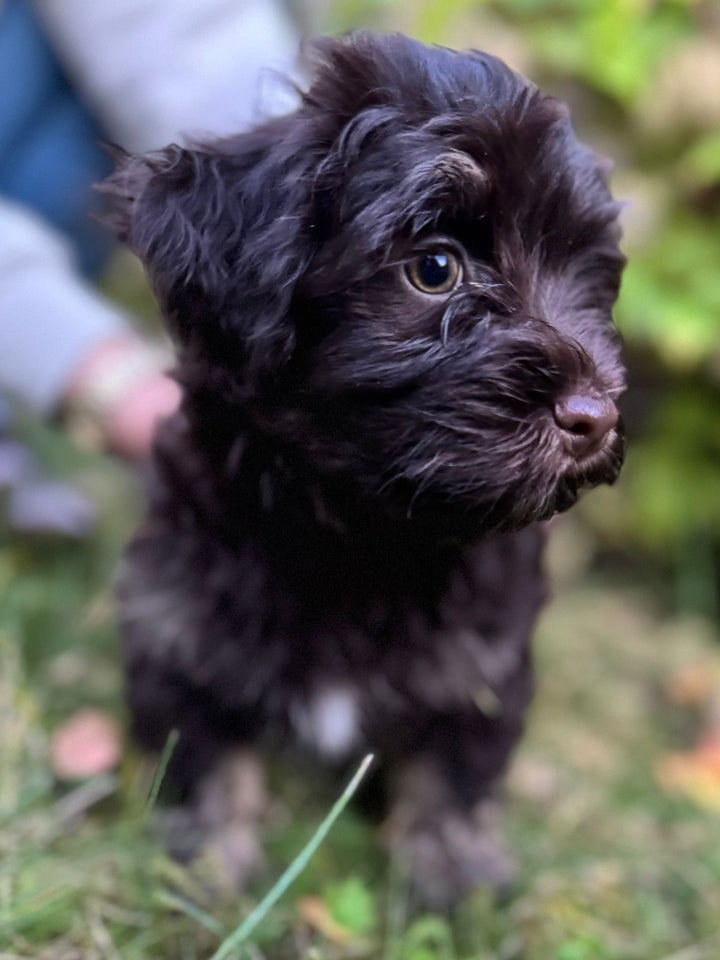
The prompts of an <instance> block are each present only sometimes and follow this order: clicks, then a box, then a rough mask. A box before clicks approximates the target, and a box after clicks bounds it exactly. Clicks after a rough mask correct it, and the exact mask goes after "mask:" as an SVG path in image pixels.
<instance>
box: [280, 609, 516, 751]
mask: <svg viewBox="0 0 720 960" xmlns="http://www.w3.org/2000/svg"><path fill="white" fill-rule="evenodd" d="M478 599H479V598H476V603H475V605H473V607H472V608H470V609H467V610H465V611H458V610H455V611H454V616H453V618H452V621H451V622H449V621H444V620H443V619H439V620H434V619H433V618H429V617H428V615H427V612H426V611H424V612H421V611H419V610H403V611H401V612H398V611H396V610H393V609H392V608H391V607H390V608H389V609H388V612H387V617H386V618H385V619H383V618H381V617H379V616H378V615H377V614H376V616H375V617H373V618H370V619H369V620H366V621H362V620H358V619H355V620H353V619H352V618H348V620H347V621H346V622H344V623H341V622H338V621H335V622H334V624H333V626H334V629H333V630H325V629H319V630H318V632H317V633H316V634H314V635H313V637H312V641H311V642H310V643H309V644H308V645H307V646H306V647H305V651H304V655H303V654H301V653H300V652H298V658H297V661H296V662H295V664H294V666H295V669H296V670H299V672H298V673H296V675H295V680H296V682H295V683H294V684H291V685H290V689H289V693H290V696H289V698H288V702H287V709H288V719H289V721H290V725H291V727H292V729H293V731H294V733H295V734H296V735H297V736H298V737H299V738H300V740H301V741H303V742H304V743H306V744H307V745H308V746H311V747H312V748H313V749H315V750H317V751H318V752H319V753H321V754H323V755H324V756H327V757H329V758H341V757H343V756H345V755H346V754H347V753H349V752H350V751H352V750H353V749H356V748H359V747H360V746H361V745H363V744H366V743H370V744H375V743H378V742H382V741H383V740H385V739H387V738H388V736H389V737H391V738H392V740H393V741H394V745H396V746H397V745H399V744H400V743H402V742H403V741H404V740H410V739H412V736H413V729H414V726H415V724H416V723H417V721H418V718H419V717H422V716H423V715H425V714H426V713H432V714H437V713H454V712H456V711H464V710H468V709H470V710H476V709H477V710H480V711H482V712H485V713H487V714H488V715H495V714H497V713H498V712H501V711H502V703H503V691H504V687H505V684H506V681H507V678H508V677H509V676H510V675H511V674H512V673H513V671H514V670H515V668H516V667H517V665H518V662H519V658H520V656H521V652H522V644H521V642H520V638H519V637H518V636H512V635H507V636H506V635H503V634H502V632H498V631H497V630H490V629H488V627H487V625H486V624H483V622H482V621H483V618H482V617H481V616H479V611H478V609H477V606H478ZM458 621H459V622H458Z"/></svg>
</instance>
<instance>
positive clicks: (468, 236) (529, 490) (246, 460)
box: [106, 33, 624, 904]
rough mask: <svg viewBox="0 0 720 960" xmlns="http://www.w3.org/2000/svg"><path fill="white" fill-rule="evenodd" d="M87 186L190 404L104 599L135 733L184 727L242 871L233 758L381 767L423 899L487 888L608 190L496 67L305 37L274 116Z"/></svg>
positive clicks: (206, 807) (207, 827) (390, 835)
mask: <svg viewBox="0 0 720 960" xmlns="http://www.w3.org/2000/svg"><path fill="white" fill-rule="evenodd" d="M106 189H107V190H108V191H109V192H110V194H111V195H112V198H113V207H114V211H115V212H114V221H115V227H116V229H117V230H118V232H119V234H120V235H121V237H122V238H123V239H125V240H126V241H127V243H128V244H129V245H130V247H131V248H132V249H133V250H134V251H135V252H136V253H137V254H138V255H139V256H140V258H141V259H142V260H143V262H144V264H145V266H146V268H147V270H148V273H149V276H150V278H151V281H152V284H153V287H154V290H155V292H156V294H157V297H158V300H159V302H160V304H161V307H162V310H163V313H164V316H165V318H166V321H167V325H168V328H169V330H170V332H171V334H172V337H173V339H174V342H175V344H176V348H177V366H176V369H175V376H176V377H177V379H178V382H179V383H180V384H181V386H182V391H183V400H182V406H181V409H180V411H179V412H178V413H177V414H176V415H175V416H173V417H172V418H171V419H170V420H169V421H167V422H166V423H165V424H164V425H163V426H162V428H161V430H160V432H159V435H158V438H157V443H156V448H155V455H154V478H153V481H152V485H151V490H150V496H149V507H148V512H147V516H146V519H145V521H144V522H143V524H142V527H141V529H140V531H139V532H138V533H137V535H136V536H135V538H134V540H133V541H132V543H131V544H130V546H129V549H128V551H127V557H126V563H125V567H124V572H123V574H122V578H121V587H120V599H121V620H122V633H123V639H124V651H125V661H126V665H127V678H128V697H129V704H130V709H131V713H132V719H133V728H134V733H135V736H136V737H137V739H138V741H139V742H140V744H141V745H142V746H143V747H144V748H147V749H148V750H157V749H159V748H161V747H162V746H163V744H164V743H165V741H166V738H167V736H168V733H169V731H170V730H171V729H173V728H177V730H178V731H179V732H180V740H179V746H178V748H177V750H176V753H175V756H174V760H173V764H172V774H173V777H174V780H175V783H176V784H177V787H178V789H179V791H180V794H181V796H182V798H183V800H184V801H185V803H186V805H187V806H186V809H187V810H188V811H191V812H192V813H191V814H188V817H190V818H191V820H192V824H193V826H194V827H197V828H198V829H199V831H200V832H201V834H202V836H203V837H204V841H203V842H205V843H206V844H207V843H212V842H215V843H216V845H217V848H218V850H220V851H222V853H223V855H224V856H226V857H227V858H228V859H229V860H230V861H232V862H233V864H234V867H235V869H236V870H237V874H238V878H241V876H242V875H243V874H244V873H245V872H246V870H247V869H249V868H250V867H251V865H252V861H253V860H254V858H255V855H256V853H257V851H256V849H255V846H254V841H253V840H252V836H253V834H252V829H253V823H254V821H255V820H256V819H257V817H258V815H259V813H260V811H261V809H262V806H263V802H262V799H261V793H260V787H259V767H258V760H257V757H258V754H259V753H261V752H264V751H276V750H278V749H280V748H281V747H283V746H284V745H285V744H286V743H289V742H293V741H294V742H296V743H299V744H300V745H302V747H303V748H304V749H305V750H306V751H308V755H312V754H319V755H321V756H323V757H324V758H326V759H327V760H328V761H329V762H331V763H334V764H336V765H340V764H342V763H347V762H348V761H350V760H353V759H354V758H356V757H358V756H360V755H362V754H363V753H364V752H365V751H367V750H368V749H371V750H373V751H375V753H376V755H377V765H376V777H377V778H378V780H379V781H381V782H382V786H383V791H382V794H383V796H384V798H385V801H386V804H387V806H386V810H385V812H386V816H387V819H386V828H385V831H384V833H383V836H384V837H385V838H386V839H387V840H388V842H389V844H390V845H391V846H392V848H393V850H394V851H396V853H397V854H398V856H400V857H401V858H403V860H404V862H406V863H408V864H409V868H410V873H411V875H412V880H413V883H414V885H415V887H416V889H417V891H418V894H419V896H420V897H421V898H422V899H424V900H426V901H429V902H431V903H435V904H439V903H447V902H452V901H454V900H456V899H457V898H458V897H459V896H461V895H462V894H463V893H464V892H465V891H466V890H467V889H468V888H471V887H473V886H475V885H477V884H479V883H485V882H502V881H503V880H504V879H505V878H506V876H507V860H506V857H505V855H504V854H503V852H502V848H501V845H500V843H499V841H498V839H497V837H496V836H495V814H494V806H495V798H496V796H497V793H498V785H499V781H500V778H501V776H502V774H503V771H504V770H505V768H506V765H507V763H508V759H509V757H510V754H511V752H512V749H513V747H514V746H515V744H516V742H517V740H518V737H519V736H520V734H521V730H522V727H523V720H524V716H525V712H526V708H527V706H528V703H529V700H530V697H531V693H532V677H531V662H530V661H531V657H530V648H529V642H530V634H531V631H532V628H533V624H534V622H535V618H536V614H537V611H538V608H539V606H540V604H541V602H542V599H543V594H544V585H543V577H542V573H541V566H540V560H541V551H542V546H543V539H544V533H543V527H542V524H541V521H544V520H547V519H548V518H549V517H551V516H552V515H553V514H554V513H556V512H558V511H560V510H564V509H566V508H567V507H568V506H570V505H571V504H572V503H573V502H574V500H575V499H576V495H577V492H578V491H579V489H580V488H582V487H586V486H591V485H595V484H597V483H601V482H612V481H613V480H614V479H615V477H616V475H617V473H618V470H619V467H620V463H621V460H622V441H621V428H620V424H619V422H618V418H617V410H616V407H615V400H616V399H617V397H618V395H619V394H620V393H621V392H622V390H623V387H624V379H623V368H622V364H621V360H620V352H619V342H618V336H617V334H616V332H615V330H614V329H613V326H612V321H611V308H612V306H613V303H614V301H615V298H616V295H617V292H618V285H619V281H620V274H621V270H622V265H623V257H622V255H621V253H620V251H619V249H618V237H619V230H618V225H617V213H618V207H617V205H616V203H615V202H613V200H612V199H611V196H610V194H609V191H608V188H607V185H606V180H605V176H604V173H603V169H602V167H601V166H600V165H599V164H598V162H597V160H596V158H595V157H594V155H593V154H592V153H591V152H590V151H589V150H588V149H586V148H585V147H583V146H581V145H580V144H579V143H578V142H577V140H576V139H575V136H574V134H573V131H572V129H571V125H570V121H569V118H568V111H567V109H566V107H565V106H564V105H563V104H562V103H561V102H559V101H558V100H556V99H554V98H552V97H549V96H545V95H543V94H542V93H541V92H540V91H539V90H538V89H537V88H536V87H534V86H533V85H532V84H530V83H528V82H527V81H526V80H525V79H523V78H522V77H520V76H518V75H517V74H515V73H514V72H512V71H511V70H510V69H509V68H508V67H506V66H505V65H504V64H503V63H502V62H500V61H499V60H497V59H495V58H494V57H492V56H489V55H487V54H483V53H477V52H469V53H456V52H454V51H451V50H447V49H443V48H439V47H426V46H423V45H421V44H420V43H417V42H415V41H413V40H410V39H407V38H406V37H403V36H374V35H372V34H368V33H359V34H353V35H350V36H348V37H345V38H341V39H333V40H322V41H319V42H318V43H317V44H316V46H315V67H314V79H313V81H312V84H311V86H310V88H309V90H308V91H307V92H306V93H304V94H303V95H302V99H301V103H300V105H299V107H298V109H297V110H296V112H294V113H292V114H291V115H289V116H286V117H283V118H281V119H276V120H272V121H270V122H267V123H265V124H263V125H261V126H259V127H258V128H257V129H255V130H253V131H251V132H249V133H245V134H241V135H239V136H237V137H234V138H232V139H229V140H226V141H223V142H220V143H212V144H210V145H206V146H201V147H198V148H196V149H182V148H180V147H178V146H171V147H168V148H167V149H166V150H163V151H160V152H159V153H156V154H153V155H150V156H146V157H136V156H128V155H122V156H121V157H120V158H119V164H118V170H117V172H116V173H115V175H114V176H113V177H112V179H111V181H110V182H109V184H108V185H107V187H106ZM251 749H252V751H253V752H252V753H251V752H250V751H251ZM188 823H190V819H189V820H187V821H186V822H185V826H186V827H187V826H188Z"/></svg>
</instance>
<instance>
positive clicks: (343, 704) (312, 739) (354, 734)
mask: <svg viewBox="0 0 720 960" xmlns="http://www.w3.org/2000/svg"><path fill="white" fill-rule="evenodd" d="M291 716H292V723H293V726H294V727H295V730H296V731H297V733H298V736H299V737H300V738H301V739H302V740H304V741H305V743H307V744H308V745H309V746H312V747H314V748H315V749H316V750H317V751H318V753H320V754H321V755H322V756H324V757H328V758H331V759H339V758H341V757H342V756H344V755H345V754H347V753H348V752H349V751H350V750H351V749H352V747H354V746H355V745H356V743H357V742H358V740H359V738H360V725H359V713H358V702H357V695H356V694H355V692H354V691H353V690H351V689H350V687H347V686H341V685H338V686H332V687H325V688H324V689H322V690H318V691H316V692H315V693H313V694H312V695H311V696H310V697H308V699H307V700H304V701H303V702H302V703H296V704H295V705H294V707H293V709H292V712H291Z"/></svg>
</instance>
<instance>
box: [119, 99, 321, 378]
mask: <svg viewBox="0 0 720 960" xmlns="http://www.w3.org/2000/svg"><path fill="white" fill-rule="evenodd" d="M293 130H294V126H293V120H292V118H291V117H290V118H285V119H282V120H280V121H275V122H273V123H271V124H268V125H267V126H265V127H262V128H258V130H256V131H252V132H250V133H248V134H243V135H241V136H238V137H236V138H233V139H231V140H228V141H224V142H222V143H218V144H216V145H212V146H209V147H202V148H199V149H192V150H190V149H184V148H181V147H178V146H175V145H172V146H169V147H167V148H166V149H164V150H161V151H159V152H157V153H152V154H148V155H146V156H131V155H129V154H127V153H124V152H116V154H115V156H116V161H117V169H116V171H115V173H114V174H113V175H112V176H111V177H110V178H109V179H108V180H107V181H106V182H105V184H104V185H103V186H102V191H103V192H104V193H105V194H106V195H107V196H108V197H109V199H110V206H111V213H110V216H109V222H110V224H111V226H112V227H113V229H114V230H115V231H116V233H117V234H118V236H119V237H120V239H121V240H123V241H124V242H125V243H126V244H127V245H128V246H129V247H130V249H131V250H133V252H134V253H136V254H137V256H138V257H140V259H141V260H142V261H143V264H144V265H145V268H146V270H147V273H148V276H149V277H150V281H151V283H152V285H153V289H154V291H155V294H156V296H157V298H158V300H159V302H160V306H161V308H162V310H163V313H164V315H165V318H166V321H167V324H168V327H169V329H170V332H171V333H172V334H173V335H174V336H175V337H176V338H178V339H179V340H180V341H181V342H187V341H189V340H192V342H193V344H194V345H195V347H196V348H197V349H199V350H203V351H205V352H212V353H213V354H214V356H215V357H216V358H219V360H218V362H221V361H222V362H227V363H231V362H232V364H233V366H234V369H236V370H237V371H238V372H242V371H244V372H249V370H250V368H251V367H254V368H255V369H261V368H264V369H268V368H270V369H271V368H272V367H273V366H277V364H278V363H279V362H281V361H282V359H283V358H285V357H287V356H288V355H289V352H290V351H291V350H292V345H293V330H292V325H291V323H290V321H289V318H288V314H289V307H290V301H291V298H292V294H293V290H294V285H295V282H296V280H297V279H298V277H299V276H300V275H301V273H302V271H303V269H304V267H305V265H306V262H307V259H308V256H309V255H310V250H309V244H308V241H307V237H306V235H305V232H304V225H305V222H306V219H307V217H306V208H307V202H308V201H307V198H308V192H309V188H308V183H309V182H310V180H311V171H312V165H313V163H314V162H315V161H314V158H313V157H312V156H311V151H310V149H308V150H303V149H300V148H299V147H298V142H296V141H297V140H298V138H297V137H296V138H295V140H293V148H292V149H289V148H288V147H287V144H286V143H285V137H286V136H287V137H289V138H291V136H292V135H293ZM301 146H302V144H300V147H301Z"/></svg>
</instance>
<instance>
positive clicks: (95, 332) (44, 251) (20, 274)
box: [0, 198, 129, 414]
mask: <svg viewBox="0 0 720 960" xmlns="http://www.w3.org/2000/svg"><path fill="white" fill-rule="evenodd" d="M73 267H74V264H73V258H72V251H71V248H70V246H69V244H68V243H67V242H66V241H65V240H64V239H63V237H62V236H61V235H60V234H58V233H56V232H55V231H54V230H52V229H51V228H50V227H48V226H47V224H45V222H44V221H42V220H41V219H40V218H38V217H36V216H35V215H33V214H31V213H29V212H28V211H27V210H26V209H24V208H23V207H20V206H16V205H15V204H12V203H9V202H7V201H5V200H3V199H2V198H0V392H2V393H4V394H8V395H10V396H12V397H15V398H17V399H19V400H20V401H21V402H22V403H23V404H24V405H25V406H27V407H29V408H30V409H32V410H35V411H36V412H38V413H43V414H46V413H50V412H51V411H52V410H53V409H54V407H55V406H56V405H57V404H58V402H59V400H60V398H61V395H62V392H63V389H64V387H65V385H66V384H67V382H68V380H69V378H70V376H71V374H72V372H73V370H74V369H76V368H77V365H78V364H79V363H80V362H81V360H82V358H83V357H85V356H87V354H88V352H89V351H90V350H91V349H92V348H93V347H94V346H95V344H98V343H101V342H102V341H103V340H105V339H107V338H108V337H113V336H118V335H122V334H123V333H124V332H126V331H128V329H129V326H128V324H127V322H126V318H125V317H124V316H123V314H122V313H120V311H119V310H117V309H116V308H115V307H113V306H112V305H111V304H110V303H108V302H107V301H106V300H105V299H104V298H102V297H101V296H100V295H98V294H96V293H95V292H94V291H93V289H92V288H91V287H90V286H88V285H87V284H85V283H84V282H83V280H82V279H81V278H80V276H79V275H78V273H77V271H76V270H74V269H73Z"/></svg>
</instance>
